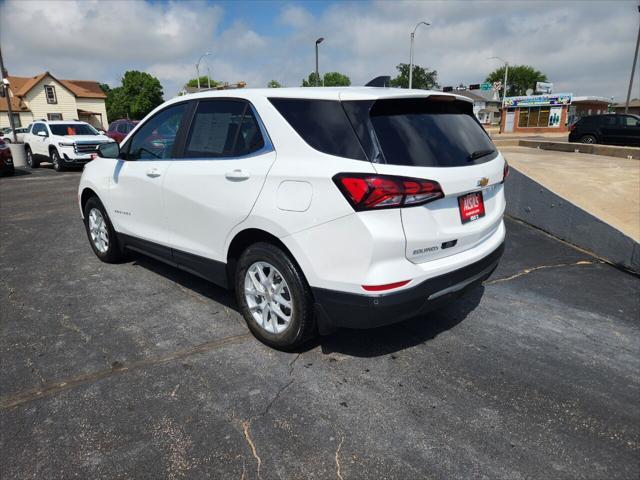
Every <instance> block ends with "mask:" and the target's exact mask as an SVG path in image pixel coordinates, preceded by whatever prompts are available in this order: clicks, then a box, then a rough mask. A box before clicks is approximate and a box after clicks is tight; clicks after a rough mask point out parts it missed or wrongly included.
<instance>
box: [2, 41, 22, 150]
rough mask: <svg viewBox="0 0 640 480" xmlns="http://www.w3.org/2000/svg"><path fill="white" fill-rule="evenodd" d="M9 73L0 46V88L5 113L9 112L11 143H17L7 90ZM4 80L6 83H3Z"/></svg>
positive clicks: (9, 95) (9, 96)
mask: <svg viewBox="0 0 640 480" xmlns="http://www.w3.org/2000/svg"><path fill="white" fill-rule="evenodd" d="M8 76H9V74H8V73H7V70H6V69H5V68H4V62H3V61H2V47H0V79H2V85H1V86H0V88H2V89H3V90H4V98H6V99H7V113H8V114H9V126H10V127H11V132H12V133H13V143H18V137H17V136H16V127H15V125H14V122H13V110H11V91H10V90H9V79H8V78H7V77H8ZM5 82H6V83H5Z"/></svg>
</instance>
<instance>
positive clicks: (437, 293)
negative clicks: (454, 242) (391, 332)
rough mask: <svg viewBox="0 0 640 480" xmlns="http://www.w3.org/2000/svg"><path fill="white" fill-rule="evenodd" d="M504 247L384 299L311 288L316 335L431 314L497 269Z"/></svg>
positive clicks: (387, 323)
mask: <svg viewBox="0 0 640 480" xmlns="http://www.w3.org/2000/svg"><path fill="white" fill-rule="evenodd" d="M503 251H504V243H501V244H500V246H499V247H498V248H496V249H495V250H493V251H492V252H491V253H490V254H488V255H487V256H485V257H484V258H482V259H480V260H478V261H476V262H475V263H472V264H470V265H466V266H465V267H462V268H459V269H457V270H453V271H451V272H448V273H445V274H443V275H439V276H437V277H434V278H430V279H428V280H425V281H424V282H422V283H420V284H418V285H416V286H415V287H413V288H409V289H404V290H401V291H399V292H395V293H389V294H385V295H376V296H371V295H361V294H357V293H346V292H339V291H336V290H327V289H323V288H313V287H312V291H313V295H314V298H315V301H316V313H317V317H318V323H319V327H320V331H321V332H323V331H330V330H332V328H335V327H347V328H374V327H380V326H383V325H389V324H392V323H396V322H400V321H402V320H406V319H408V318H411V317H416V316H419V315H421V314H424V313H426V312H429V311H431V310H434V309H436V308H438V307H440V306H442V305H445V304H446V303H447V302H448V301H450V300H452V299H453V298H456V297H457V296H458V295H460V294H461V293H462V292H464V291H466V290H468V289H470V288H473V287H474V286H477V285H479V284H480V283H482V282H483V281H484V280H485V279H486V278H487V277H489V275H491V273H492V272H493V270H495V268H496V267H497V265H498V262H499V260H500V257H501V256H502V253H503Z"/></svg>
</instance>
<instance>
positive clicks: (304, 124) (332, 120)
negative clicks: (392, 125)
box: [269, 98, 367, 160]
mask: <svg viewBox="0 0 640 480" xmlns="http://www.w3.org/2000/svg"><path fill="white" fill-rule="evenodd" d="M269 101H270V102H271V103H272V104H273V106H274V107H276V109H277V110H278V112H280V114H281V115H282V116H283V117H284V118H285V120H286V121H287V122H288V123H289V125H291V126H292V127H293V129H294V130H295V131H296V132H297V133H298V135H300V136H301V137H302V139H303V140H304V141H305V142H307V144H309V146H311V147H312V148H314V149H316V150H318V151H320V152H323V153H327V154H329V155H336V156H338V157H346V158H352V159H355V160H367V157H366V156H365V154H364V151H363V150H362V146H361V145H360V142H359V141H358V137H357V136H356V134H355V132H354V131H353V128H352V127H351V124H350V123H349V119H348V118H347V116H346V114H345V111H344V109H343V108H342V105H341V103H340V102H339V101H337V100H307V99H293V98H270V99H269Z"/></svg>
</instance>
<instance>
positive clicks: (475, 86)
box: [469, 83, 480, 90]
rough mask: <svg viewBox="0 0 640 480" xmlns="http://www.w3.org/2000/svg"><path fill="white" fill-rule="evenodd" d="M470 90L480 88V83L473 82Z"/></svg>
mask: <svg viewBox="0 0 640 480" xmlns="http://www.w3.org/2000/svg"><path fill="white" fill-rule="evenodd" d="M469 90H480V84H479V83H472V84H471V85H469Z"/></svg>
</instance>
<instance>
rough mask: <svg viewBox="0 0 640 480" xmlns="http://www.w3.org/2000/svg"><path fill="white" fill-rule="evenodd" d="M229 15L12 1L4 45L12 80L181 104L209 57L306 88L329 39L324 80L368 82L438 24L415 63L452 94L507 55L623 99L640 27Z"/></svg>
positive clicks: (557, 6) (409, 9)
mask: <svg viewBox="0 0 640 480" xmlns="http://www.w3.org/2000/svg"><path fill="white" fill-rule="evenodd" d="M314 10H315V9H314ZM224 15H225V4H224V3H223V4H221V5H214V4H210V3H204V2H169V3H164V4H163V3H157V2H143V1H131V2H127V1H117V2H108V1H101V2H98V1H96V0H86V1H61V2H54V1H48V2H43V3H37V2H34V1H32V2H14V1H11V0H10V1H6V2H4V3H0V41H2V45H3V54H4V56H5V63H6V65H7V68H8V69H9V71H10V73H12V74H16V75H33V74H36V73H38V72H41V71H44V70H50V71H52V72H53V73H54V74H56V75H59V76H61V77H63V78H64V77H67V78H88V79H90V78H92V79H96V80H100V81H106V82H108V83H116V82H117V81H118V80H119V78H120V77H121V76H122V74H123V73H124V72H125V71H126V70H128V69H137V70H145V71H149V72H150V73H152V74H154V75H156V76H158V78H159V79H160V80H161V81H162V83H163V85H164V87H165V92H166V96H167V97H171V96H172V95H174V94H175V93H176V92H177V91H178V90H179V88H180V86H181V85H182V84H183V83H184V82H185V81H186V80H188V79H189V78H192V77H194V76H195V63H196V61H197V59H198V57H199V56H200V55H201V54H202V53H204V52H206V51H211V52H212V54H213V55H212V56H210V57H207V58H205V59H204V60H203V62H202V65H203V67H202V69H201V72H202V73H205V72H206V68H207V67H209V68H210V69H211V73H212V76H213V77H214V78H215V79H216V80H222V81H228V82H235V81H238V80H245V81H247V82H248V84H249V86H254V87H262V86H265V85H266V82H267V81H268V80H270V79H275V80H278V81H280V82H281V83H283V84H285V85H289V86H297V85H299V84H300V82H301V80H302V78H304V77H306V76H307V75H308V74H309V72H311V71H312V70H313V69H314V62H315V57H314V42H315V39H316V38H318V37H320V36H323V37H325V39H326V40H325V41H324V42H323V43H322V45H321V46H320V69H321V71H324V72H326V71H333V70H337V71H341V72H344V73H346V74H347V75H349V76H350V77H351V80H352V84H355V85H357V84H363V83H366V82H367V81H368V80H370V79H371V78H373V77H375V76H377V75H383V74H392V75H393V74H395V66H396V65H397V64H398V63H400V62H408V57H409V34H410V32H411V30H412V29H413V27H414V26H415V24H416V22H418V21H420V20H428V21H430V22H431V26H429V27H426V28H425V27H421V28H420V29H419V30H418V32H417V33H416V42H415V46H416V48H415V61H416V63H417V64H418V65H422V66H427V67H429V68H434V69H436V70H438V73H439V77H440V83H441V84H442V85H457V84H458V83H460V82H463V83H476V82H479V81H482V80H483V79H484V77H485V76H486V74H487V73H488V72H489V71H491V70H492V69H494V68H496V67H498V66H499V63H498V62H495V61H491V60H488V57H491V56H494V55H499V56H501V57H503V58H506V59H508V60H509V61H510V62H511V63H512V64H529V65H532V66H534V67H535V68H537V69H539V70H541V71H543V72H544V73H546V74H547V76H548V77H549V79H550V80H551V81H553V82H554V83H555V84H556V89H561V90H564V91H571V92H573V93H575V94H577V95H602V96H611V95H615V96H616V98H617V99H621V98H622V97H623V96H624V95H625V94H626V85H627V82H628V78H629V74H630V68H631V60H632V58H631V57H632V55H633V49H634V42H635V36H636V34H637V23H638V13H637V10H636V3H635V2H631V1H627V2H624V1H623V2H615V1H609V2H595V1H594V2H582V3H578V2H540V1H534V2H516V1H514V2H451V1H448V2H400V1H395V2H388V1H379V2H373V3H368V2H353V3H345V2H340V3H335V4H330V5H328V6H327V7H326V8H325V10H324V12H322V13H321V14H320V15H315V14H312V13H311V12H310V11H309V10H307V9H306V8H305V4H304V3H302V4H300V5H295V4H287V5H285V6H284V7H283V8H282V10H281V11H280V12H276V15H275V16H274V17H273V19H272V21H273V24H272V25H266V26H265V25H262V29H260V30H258V29H256V28H255V27H250V25H253V24H259V23H262V24H264V19H253V18H251V16H250V15H251V9H250V8H247V9H246V13H244V14H243V15H244V16H243V17H242V18H224ZM8 18H10V19H11V21H8V20H7V19H8ZM223 20H226V22H225V23H223ZM258 20H259V21H258ZM223 24H224V25H228V26H226V27H225V28H224V29H222V28H221V25H223ZM265 32H268V33H265ZM634 96H640V81H638V83H636V88H634Z"/></svg>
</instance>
